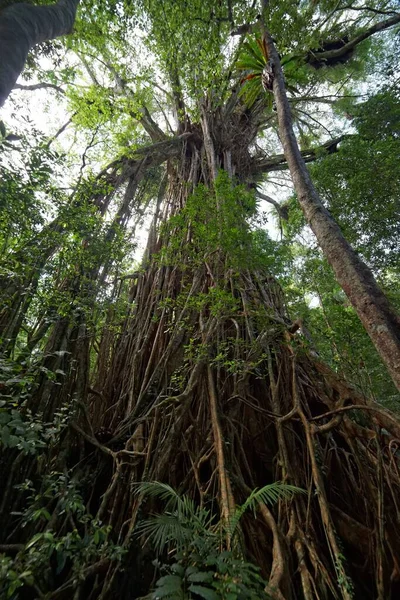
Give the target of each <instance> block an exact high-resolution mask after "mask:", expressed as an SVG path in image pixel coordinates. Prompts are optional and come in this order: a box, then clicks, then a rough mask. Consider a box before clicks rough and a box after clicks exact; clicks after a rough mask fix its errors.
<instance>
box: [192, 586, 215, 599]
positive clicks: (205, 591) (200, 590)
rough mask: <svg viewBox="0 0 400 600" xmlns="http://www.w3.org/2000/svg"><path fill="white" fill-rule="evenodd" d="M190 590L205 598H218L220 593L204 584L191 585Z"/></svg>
mask: <svg viewBox="0 0 400 600" xmlns="http://www.w3.org/2000/svg"><path fill="white" fill-rule="evenodd" d="M189 591H190V592H192V593H193V594H197V595H198V596H200V597H201V598H204V600H218V594H216V593H215V592H214V591H213V590H210V589H209V588H206V587H203V586H202V585H191V586H189Z"/></svg>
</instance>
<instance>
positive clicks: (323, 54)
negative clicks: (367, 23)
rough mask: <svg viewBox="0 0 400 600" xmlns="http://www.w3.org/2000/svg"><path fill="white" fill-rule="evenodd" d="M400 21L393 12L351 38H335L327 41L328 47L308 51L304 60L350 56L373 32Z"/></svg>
mask: <svg viewBox="0 0 400 600" xmlns="http://www.w3.org/2000/svg"><path fill="white" fill-rule="evenodd" d="M397 23H400V14H395V15H394V16H393V17H391V18H390V19H386V20H385V21H381V22H380V23H375V25H371V27H369V28H368V29H365V30H364V31H363V32H361V33H359V34H358V35H356V36H355V37H354V38H353V39H351V40H348V41H347V40H343V39H341V40H337V41H336V42H335V41H332V42H328V44H329V46H330V49H325V50H320V51H316V52H312V51H310V52H309V53H308V54H307V57H306V61H307V62H309V63H311V64H314V65H315V64H316V63H329V62H331V61H336V60H337V59H343V58H345V57H346V56H347V55H348V56H350V55H351V53H352V51H353V50H354V48H355V47H356V46H358V44H360V43H361V42H363V41H364V40H366V39H368V38H369V37H371V36H372V35H374V34H375V33H379V32H380V31H384V30H385V29H389V28H390V27H393V25H396V24H397Z"/></svg>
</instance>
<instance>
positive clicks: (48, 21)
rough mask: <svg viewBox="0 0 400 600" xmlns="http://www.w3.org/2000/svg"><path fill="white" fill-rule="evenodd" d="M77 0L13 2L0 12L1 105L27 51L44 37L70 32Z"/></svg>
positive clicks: (20, 68) (23, 63)
mask: <svg viewBox="0 0 400 600" xmlns="http://www.w3.org/2000/svg"><path fill="white" fill-rule="evenodd" d="M78 4H79V0H59V1H58V2H57V4H54V5H50V6H32V5H30V4H25V3H21V4H13V5H11V6H9V7H7V8H6V9H4V10H3V11H1V12H0V107H1V106H3V104H4V102H5V101H6V100H7V98H8V96H9V94H10V92H11V90H12V89H13V87H14V84H15V82H16V81H17V79H18V77H19V76H20V74H21V72H22V69H23V68H24V65H25V61H26V59H27V56H28V52H29V51H30V50H31V49H32V48H33V47H34V46H36V44H40V43H41V42H44V41H46V40H52V39H54V38H56V37H59V36H61V35H66V34H68V33H71V31H72V28H73V25H74V21H75V15H76V9H77V7H78Z"/></svg>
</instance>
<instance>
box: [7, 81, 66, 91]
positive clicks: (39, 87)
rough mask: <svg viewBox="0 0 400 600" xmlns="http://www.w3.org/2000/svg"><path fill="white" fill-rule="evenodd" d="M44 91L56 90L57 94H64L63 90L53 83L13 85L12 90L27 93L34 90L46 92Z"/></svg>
mask: <svg viewBox="0 0 400 600" xmlns="http://www.w3.org/2000/svg"><path fill="white" fill-rule="evenodd" d="M46 89H50V90H56V91H57V92H60V94H65V92H64V90H63V89H62V88H61V87H60V86H59V85H55V84H54V83H44V82H42V83H34V84H31V85H21V84H20V83H16V84H15V85H14V90H24V91H27V92H33V91H35V90H46Z"/></svg>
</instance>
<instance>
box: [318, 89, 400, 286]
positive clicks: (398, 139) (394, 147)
mask: <svg viewBox="0 0 400 600" xmlns="http://www.w3.org/2000/svg"><path fill="white" fill-rule="evenodd" d="M353 116H354V120H353V123H354V125H355V127H356V128H357V131H358V133H357V134H356V135H352V136H351V137H349V138H348V139H346V140H344V141H343V142H342V144H341V146H340V151H339V152H337V153H335V154H331V155H329V156H326V157H324V158H322V160H320V161H319V162H318V164H317V165H315V166H314V167H313V168H312V174H313V177H314V180H315V183H316V185H317V186H318V187H319V189H320V191H321V193H322V196H323V198H324V199H325V200H326V202H327V205H328V207H329V209H330V210H331V212H332V213H333V215H334V216H335V218H336V219H337V220H338V222H339V223H340V225H341V227H342V228H343V230H344V233H345V235H346V237H347V239H348V240H349V241H350V242H351V243H352V244H353V245H354V246H355V248H356V249H357V250H358V251H359V252H360V254H362V255H363V256H364V258H365V259H366V260H367V262H368V263H369V264H371V265H372V266H373V268H374V270H375V271H376V272H377V273H379V274H380V275H382V276H384V275H385V272H387V270H388V269H390V271H391V272H392V273H394V274H398V267H399V264H400V260H399V259H400V245H399V236H398V227H397V223H398V221H399V218H400V205H399V197H400V169H399V161H398V159H397V157H398V156H399V155H400V135H399V131H400V95H399V91H398V90H388V91H383V92H380V93H379V94H377V95H376V96H372V97H371V98H370V99H369V100H368V101H367V102H364V103H362V104H359V105H357V106H356V107H354V108H353Z"/></svg>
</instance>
